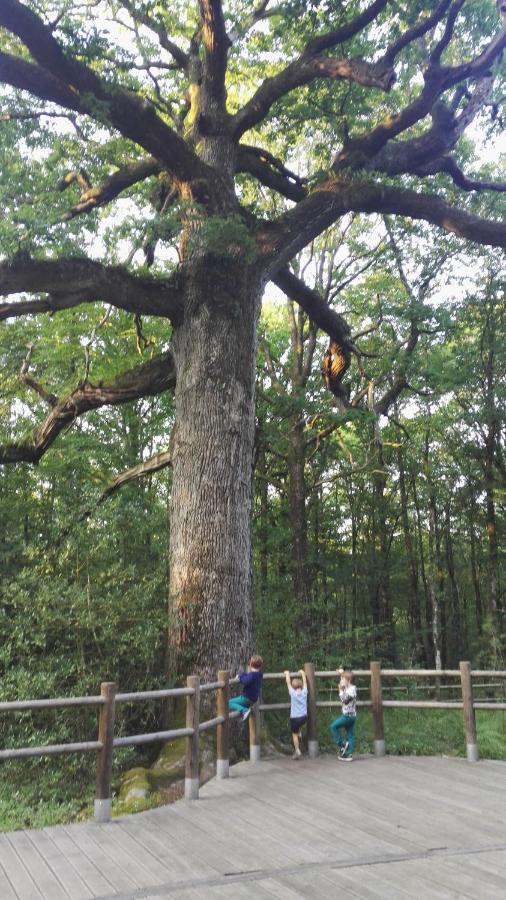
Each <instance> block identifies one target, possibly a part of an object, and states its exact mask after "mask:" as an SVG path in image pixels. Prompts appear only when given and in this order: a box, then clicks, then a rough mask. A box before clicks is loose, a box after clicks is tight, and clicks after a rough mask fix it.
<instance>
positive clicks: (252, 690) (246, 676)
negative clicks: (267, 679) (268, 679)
mask: <svg viewBox="0 0 506 900" xmlns="http://www.w3.org/2000/svg"><path fill="white" fill-rule="evenodd" d="M262 666H263V660H262V657H261V656H252V657H251V659H250V661H249V666H248V671H247V672H243V673H242V675H239V676H238V677H239V681H240V682H241V684H242V693H241V694H238V695H237V697H231V699H230V700H229V701H228V708H229V710H230V711H231V712H235V711H237V710H238V711H239V712H240V713H241V719H242V720H243V722H244V720H245V719H247V718H248V716H249V714H250V712H251V707H252V706H253V704H254V703H256V702H257V700H258V698H259V696H260V691H261V689H262V678H263V675H262Z"/></svg>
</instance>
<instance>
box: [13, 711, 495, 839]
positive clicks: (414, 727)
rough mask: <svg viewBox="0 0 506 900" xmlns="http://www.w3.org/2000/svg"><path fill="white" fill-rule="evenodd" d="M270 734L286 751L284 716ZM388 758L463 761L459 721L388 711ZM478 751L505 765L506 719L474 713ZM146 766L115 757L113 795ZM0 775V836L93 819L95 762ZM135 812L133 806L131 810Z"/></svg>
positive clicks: (53, 762)
mask: <svg viewBox="0 0 506 900" xmlns="http://www.w3.org/2000/svg"><path fill="white" fill-rule="evenodd" d="M338 714H339V708H338V707H336V709H335V711H333V710H329V711H327V710H325V711H323V710H320V711H319V714H318V738H319V741H320V746H321V749H322V751H323V752H330V751H332V749H333V744H332V740H331V737H330V734H329V728H328V726H329V724H330V722H331V721H332V719H333V718H334V717H336V716H337V715H338ZM266 722H267V729H268V732H269V734H271V735H275V736H279V737H280V738H281V741H282V743H283V744H286V745H287V747H288V746H289V744H290V732H289V729H288V722H287V716H286V714H284V713H279V712H271V713H268V714H266ZM384 722H385V741H386V747H387V753H391V754H405V755H408V754H417V755H427V756H431V755H434V754H445V755H448V756H461V757H462V756H465V743H464V735H463V725H462V715H461V713H460V712H457V711H455V712H454V711H452V710H441V711H439V710H420V709H411V710H404V709H386V710H385V711H384ZM476 722H477V731H478V746H479V751H480V757H481V758H482V759H502V760H506V713H503V712H487V711H481V710H478V711H477V712H476ZM356 736H357V748H356V749H357V752H358V753H371V752H372V737H373V736H372V719H371V715H370V712H369V711H366V710H364V711H363V712H361V713H360V714H359V717H358V720H357V727H356ZM135 765H138V766H141V765H144V766H146V765H149V760H146V758H142V757H141V756H139V755H136V754H135V753H134V752H133V751H123V752H122V753H117V754H115V763H114V766H115V773H114V789H115V793H116V795H117V792H118V788H119V782H120V776H121V772H124V771H125V770H126V769H129V768H132V767H134V766H135ZM1 766H2V768H1V769H0V831H9V830H15V829H19V828H43V827H45V826H46V825H58V824H64V823H66V822H76V821H82V820H85V819H88V818H90V817H91V816H92V815H93V796H94V762H93V758H92V757H89V758H87V759H86V760H85V761H84V762H83V763H79V764H77V763H76V762H75V760H72V758H70V757H67V758H65V759H55V758H53V759H46V760H36V761H34V760H22V761H17V762H10V763H2V764H1ZM158 802H159V798H158V797H157V795H156V794H153V795H151V796H150V797H149V798H148V799H146V800H142V801H139V804H138V807H136V808H135V809H134V808H133V807H130V810H129V811H136V809H137V808H138V810H141V809H146V808H149V807H151V806H156V805H157V803H158ZM134 806H135V804H134ZM114 811H115V812H116V813H121V812H122V809H121V801H119V800H118V798H117V796H116V797H115V798H114V800H113V812H114Z"/></svg>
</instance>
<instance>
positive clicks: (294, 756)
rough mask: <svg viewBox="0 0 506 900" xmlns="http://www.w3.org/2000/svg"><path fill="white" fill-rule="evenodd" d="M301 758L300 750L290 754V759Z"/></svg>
mask: <svg viewBox="0 0 506 900" xmlns="http://www.w3.org/2000/svg"><path fill="white" fill-rule="evenodd" d="M301 758H302V753H301V751H300V750H295V752H294V753H293V754H292V759H301Z"/></svg>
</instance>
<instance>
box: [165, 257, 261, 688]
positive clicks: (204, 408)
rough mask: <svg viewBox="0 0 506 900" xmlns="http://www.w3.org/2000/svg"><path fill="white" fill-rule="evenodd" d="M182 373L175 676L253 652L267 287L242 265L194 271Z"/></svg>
mask: <svg viewBox="0 0 506 900" xmlns="http://www.w3.org/2000/svg"><path fill="white" fill-rule="evenodd" d="M194 271H195V276H194V277H193V279H192V281H191V284H190V286H189V290H188V294H187V297H186V314H185V317H184V321H183V323H182V324H181V325H179V326H178V327H177V328H176V329H175V331H174V335H173V352H174V358H175V361H176V368H177V386H176V392H175V400H176V424H175V432H174V439H173V486H172V499H171V520H170V521H171V531H170V636H169V640H170V645H171V649H172V669H173V672H174V674H180V673H181V671H186V672H189V671H195V672H198V673H200V674H201V675H211V674H212V673H213V672H216V670H217V669H218V668H220V667H225V668H227V667H229V666H237V665H238V664H239V663H241V662H244V661H245V658H246V656H247V654H248V653H250V652H251V650H252V641H253V623H252V560H251V539H250V531H251V481H252V479H251V469H252V458H253V441H254V383H255V367H254V362H255V339H256V338H255V335H256V325H257V320H258V314H259V309H260V295H261V284H260V283H259V279H258V278H255V276H254V273H252V272H250V271H249V270H248V267H247V266H245V265H244V262H242V263H241V264H240V263H238V264H237V265H232V264H231V263H230V262H228V263H227V262H225V261H224V260H220V259H212V258H211V259H210V258H207V259H205V260H203V261H202V265H201V266H199V267H197V266H195V269H194Z"/></svg>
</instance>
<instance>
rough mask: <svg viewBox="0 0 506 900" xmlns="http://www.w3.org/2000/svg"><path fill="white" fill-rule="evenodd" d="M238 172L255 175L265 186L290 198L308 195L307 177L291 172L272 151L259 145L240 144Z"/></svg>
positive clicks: (297, 198)
mask: <svg viewBox="0 0 506 900" xmlns="http://www.w3.org/2000/svg"><path fill="white" fill-rule="evenodd" d="M236 172H238V173H240V172H247V173H248V174H249V175H253V177H254V178H256V179H257V180H258V181H259V182H260V183H261V184H263V185H265V187H268V188H271V190H273V191H276V192H277V193H278V194H281V195H282V196H283V197H287V199H288V200H295V201H296V202H297V201H298V200H302V199H303V198H304V197H306V196H307V188H306V186H305V185H306V179H304V178H299V176H298V175H295V174H294V173H293V172H290V170H289V169H287V168H286V167H285V166H284V165H283V164H282V163H280V161H279V160H277V159H275V157H273V156H272V154H271V153H268V152H267V151H265V150H262V149H261V148H259V147H250V146H248V145H246V144H239V149H238V154H237V167H236Z"/></svg>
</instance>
